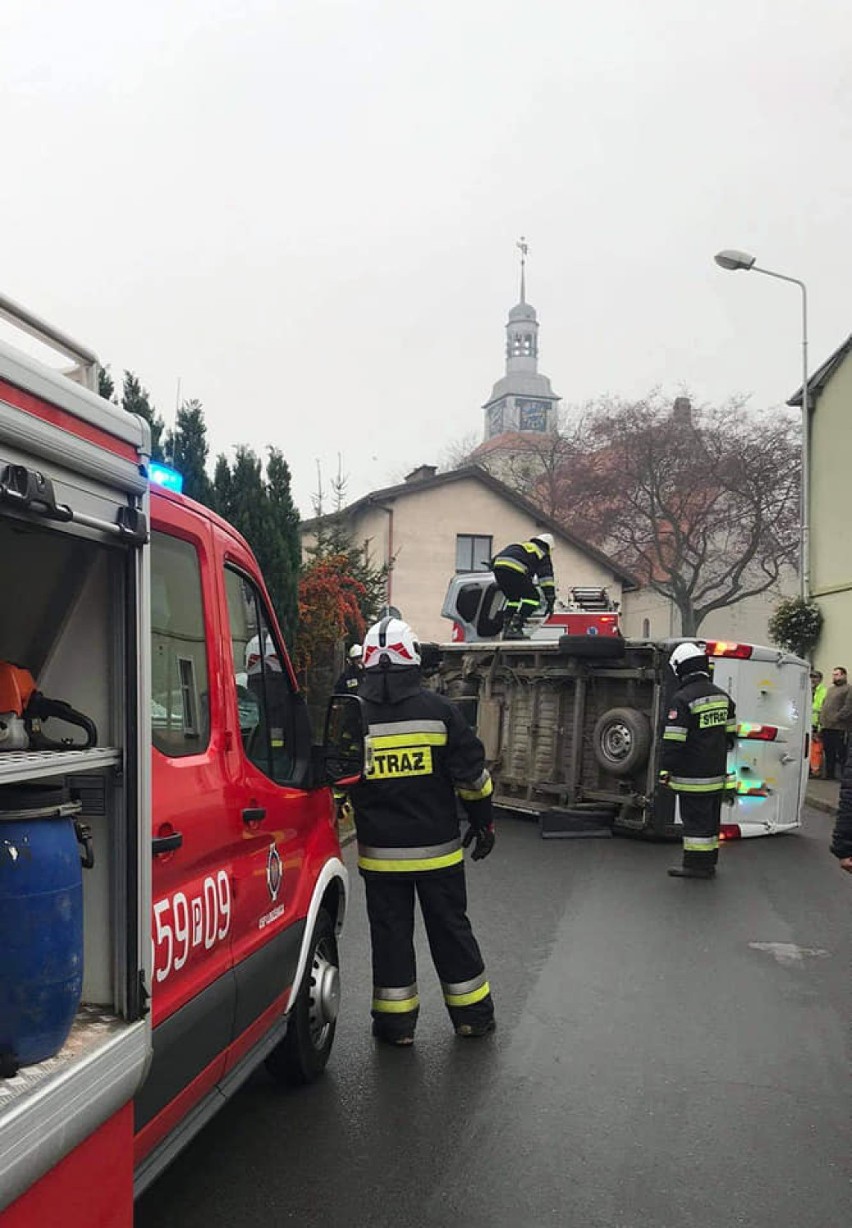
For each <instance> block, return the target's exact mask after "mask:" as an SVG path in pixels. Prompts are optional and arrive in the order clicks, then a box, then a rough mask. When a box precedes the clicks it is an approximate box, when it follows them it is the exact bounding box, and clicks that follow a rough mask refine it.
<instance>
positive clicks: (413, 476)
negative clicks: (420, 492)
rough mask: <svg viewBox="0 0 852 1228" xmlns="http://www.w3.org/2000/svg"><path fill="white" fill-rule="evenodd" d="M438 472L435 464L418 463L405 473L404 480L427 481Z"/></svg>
mask: <svg viewBox="0 0 852 1228" xmlns="http://www.w3.org/2000/svg"><path fill="white" fill-rule="evenodd" d="M437 472H438V466H437V465H418V466H417V468H416V469H412V470H411V473H407V474H406V475H405V480H406V482H428V481H429V479H430V478H433V477H434V476H435V474H436V473H437Z"/></svg>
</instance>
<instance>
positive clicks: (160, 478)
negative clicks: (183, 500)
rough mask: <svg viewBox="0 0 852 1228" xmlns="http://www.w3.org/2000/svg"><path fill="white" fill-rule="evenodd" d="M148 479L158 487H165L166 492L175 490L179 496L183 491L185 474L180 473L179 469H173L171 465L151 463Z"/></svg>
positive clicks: (157, 462)
mask: <svg viewBox="0 0 852 1228" xmlns="http://www.w3.org/2000/svg"><path fill="white" fill-rule="evenodd" d="M148 477H149V479H150V480H151V481H152V482H156V483H157V485H158V486H165V488H166V490H173V491H174V492H175V494H178V495H179V494H181V492H182V491H183V474H182V473H178V471H177V469H172V468H171V467H170V466H169V465H161V464H160V463H159V461H151V463H150V464H149V465H148Z"/></svg>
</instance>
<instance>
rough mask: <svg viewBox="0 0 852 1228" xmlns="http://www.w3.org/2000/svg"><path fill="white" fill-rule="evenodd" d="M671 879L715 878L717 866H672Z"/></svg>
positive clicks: (669, 872)
mask: <svg viewBox="0 0 852 1228" xmlns="http://www.w3.org/2000/svg"><path fill="white" fill-rule="evenodd" d="M668 874H669V877H670V878H715V877H716V867H715V866H672V868H671V869H670V870H669V871H668Z"/></svg>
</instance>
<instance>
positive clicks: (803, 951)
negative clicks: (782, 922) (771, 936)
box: [748, 942, 828, 968]
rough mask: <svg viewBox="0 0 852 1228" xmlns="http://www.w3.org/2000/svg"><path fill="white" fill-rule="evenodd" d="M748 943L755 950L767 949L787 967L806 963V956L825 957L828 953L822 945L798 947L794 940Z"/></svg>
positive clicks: (813, 957)
mask: <svg viewBox="0 0 852 1228" xmlns="http://www.w3.org/2000/svg"><path fill="white" fill-rule="evenodd" d="M748 945H749V946H750V947H751V948H752V950H754V951H766V952H767V953H768V954H769V955H771V956H772V957H773V959H775V960H777V961H778V963H779V964H783V965H784V966H785V967H787V968H791V967H792V966H793V965H794V964H802V963H804V962H805V957H806V956H810V957H811V958H812V959H824V958H825V957H826V956H827V955H828V951H823V950H822V949H821V948H820V947H797V946H796V944H795V943H794V942H750V943H749V944H748Z"/></svg>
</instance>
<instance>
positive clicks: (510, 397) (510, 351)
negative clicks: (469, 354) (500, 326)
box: [483, 236, 559, 443]
mask: <svg viewBox="0 0 852 1228" xmlns="http://www.w3.org/2000/svg"><path fill="white" fill-rule="evenodd" d="M518 247H519V249H520V252H521V297H520V301H519V302H518V303H517V304H516V305H515V306H514V307H513V308H512V310H511V311H510V312H509V319H508V321H507V323H506V374H505V375H504V376H503V378H502V379H499V380H498V381H497V383H496V384H495V385H494V387H493V388H492V390H491V396H490V397H489V398H488V400H487V401H486V402H485V405H484V406H483V409H484V410H485V434H484V442H486V443H487V442H488V441H489V440H496V439H497V437H498V436H500V435H505V434H515V433H516V432H519V431H520V432H524V433H530V434H537V435H543V434H548V433H549V432H552V431H555V430H556V428H557V413H558V405H559V396H558V395H557V394H556V393H555V392H554V391H553V389H552V388H551V386H550V380H549V379H548V378H547V376H546V375H542V374H541V372H540V371H539V369H538V319H537V317H536V311H535V307H533V306H532V305H531V304H530V303H528V302H527V284H526V265H527V253H528V251H529V246H528V244H527V241H526V239H524V238H523V236H522V237H521V240H520V242H519V243H518Z"/></svg>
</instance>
